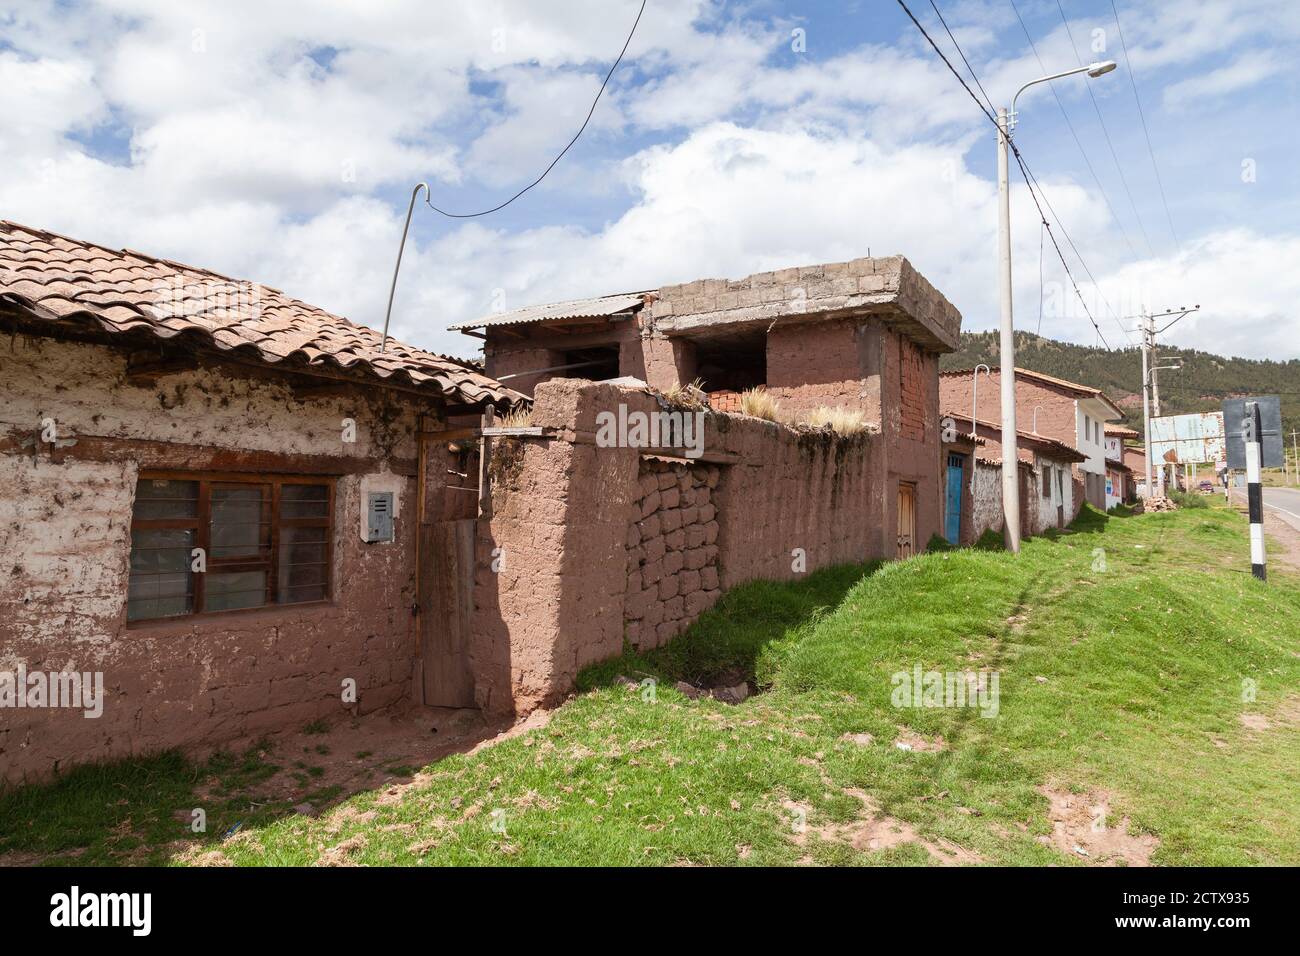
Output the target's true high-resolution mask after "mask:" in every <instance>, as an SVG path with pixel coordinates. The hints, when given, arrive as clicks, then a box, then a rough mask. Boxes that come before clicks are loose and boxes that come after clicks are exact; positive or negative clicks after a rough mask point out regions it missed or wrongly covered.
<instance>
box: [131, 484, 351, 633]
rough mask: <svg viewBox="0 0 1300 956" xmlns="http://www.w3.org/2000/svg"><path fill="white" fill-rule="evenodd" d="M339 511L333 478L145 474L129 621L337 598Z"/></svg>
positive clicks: (135, 521) (138, 499)
mask: <svg viewBox="0 0 1300 956" xmlns="http://www.w3.org/2000/svg"><path fill="white" fill-rule="evenodd" d="M333 514H334V483H333V482H332V481H330V480H328V479H322V478H288V477H263V476H257V477H241V476H238V475H233V476H232V475H205V474H185V473H150V472H145V473H143V474H142V475H141V476H140V479H139V481H138V482H137V484H136V491H135V509H134V512H133V514H132V517H131V578H130V585H129V589H128V593H127V620H129V621H140V620H147V619H151V618H160V617H176V616H181V615H187V614H204V613H209V612H213V611H234V610H239V609H242V608H254V607H265V606H268V605H276V604H302V603H305V602H309V601H324V600H326V599H328V598H329V596H330V566H331V558H332V550H333V549H332V540H333V536H332V520H333ZM195 549H202V552H203V556H204V563H205V566H206V567H205V570H203V571H202V572H199V571H195V570H193V569H194V567H195V563H196V562H195V557H196V552H195Z"/></svg>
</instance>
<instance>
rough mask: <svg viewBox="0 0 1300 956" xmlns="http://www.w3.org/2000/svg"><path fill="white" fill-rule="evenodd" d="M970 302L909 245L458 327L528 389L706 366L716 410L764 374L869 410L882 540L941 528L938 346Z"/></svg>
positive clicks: (670, 377) (946, 341)
mask: <svg viewBox="0 0 1300 956" xmlns="http://www.w3.org/2000/svg"><path fill="white" fill-rule="evenodd" d="M960 327H961V315H960V314H959V313H958V311H957V309H956V308H955V307H954V306H953V305H952V304H951V303H949V302H948V300H947V299H945V298H944V297H943V296H942V295H941V294H940V293H939V292H938V291H937V290H936V289H935V288H934V287H933V286H932V285H930V283H929V282H927V281H926V280H925V278H924V277H923V276H921V275H920V273H918V272H917V271H916V270H915V269H913V268H912V266H911V264H910V263H909V262H908V261H907V260H906V259H904V258H903V257H901V256H890V257H878V258H861V259H854V260H852V261H851V262H835V263H824V264H821V265H812V266H802V267H798V268H787V269H779V270H776V271H772V272H762V273H756V274H754V275H750V276H746V277H745V278H742V279H701V280H696V281H694V282H687V283H684V284H681V285H673V286H666V287H663V288H660V289H657V290H653V291H643V292H633V293H627V294H618V295H608V296H603V297H599V298H593V299H583V300H576V301H569V302H559V303H553V304H549V305H543V306H536V307H529V308H526V309H519V310H516V311H512V312H505V313H501V314H497V315H491V316H487V317H485V318H482V319H479V320H477V321H474V322H470V323H466V324H464V325H461V326H455V328H460V329H462V330H463V331H465V332H466V333H467V334H471V335H474V336H476V337H478V338H482V339H483V340H484V346H483V351H484V363H485V370H486V372H487V374H488V375H491V376H494V377H496V378H498V379H500V380H501V381H502V382H504V383H506V384H509V385H510V386H511V387H513V388H517V389H519V390H520V391H522V392H524V393H526V394H529V395H531V394H533V391H534V389H536V388H537V386H538V385H539V384H541V383H543V382H547V381H551V380H553V379H556V378H565V377H571V378H581V379H589V380H594V381H601V380H612V379H616V378H630V379H635V380H639V381H642V382H645V383H647V384H649V385H650V386H652V387H654V388H657V389H660V390H667V389H669V388H671V387H672V386H674V385H687V384H689V383H691V382H693V381H696V380H699V381H701V382H702V383H703V388H704V390H705V391H706V392H707V393H708V394H709V402H710V405H711V406H712V407H713V408H714V409H716V410H718V411H738V410H739V405H738V395H739V393H740V392H742V391H744V390H745V389H750V388H755V387H758V386H763V387H765V388H766V389H767V391H768V392H769V393H771V394H772V395H773V396H774V397H776V398H777V399H778V400H779V401H780V402H781V405H782V408H783V410H784V411H786V412H788V413H791V414H793V415H794V416H796V417H801V416H805V415H807V413H809V412H812V411H813V410H814V409H816V408H817V407H818V406H823V405H824V406H830V407H842V408H846V409H851V410H858V411H861V412H862V413H863V414H864V415H865V417H866V420H867V421H868V422H869V423H871V426H872V428H873V429H878V430H879V434H880V442H879V443H878V444H879V448H880V454H878V455H877V456H876V463H877V467H878V469H879V471H878V473H877V474H876V475H875V476H874V487H875V488H877V489H885V493H884V494H883V495H882V498H883V521H882V524H881V527H880V529H879V532H878V533H879V535H880V541H879V542H878V543H877V545H876V546H875V547H874V548H873V553H874V554H879V555H888V556H892V555H895V554H897V555H902V556H906V555H908V554H912V553H915V552H916V551H919V550H922V549H924V547H925V544H926V542H928V541H929V540H930V538H931V537H932V536H933V535H936V534H940V533H941V532H942V523H941V522H942V515H943V498H942V496H943V490H942V488H941V481H940V474H939V467H938V464H939V428H938V417H939V416H938V407H939V389H938V357H939V355H941V354H943V353H945V352H951V351H953V350H955V349H956V347H957V344H958V338H959V334H960Z"/></svg>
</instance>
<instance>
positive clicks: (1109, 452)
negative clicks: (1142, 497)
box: [1106, 424, 1138, 510]
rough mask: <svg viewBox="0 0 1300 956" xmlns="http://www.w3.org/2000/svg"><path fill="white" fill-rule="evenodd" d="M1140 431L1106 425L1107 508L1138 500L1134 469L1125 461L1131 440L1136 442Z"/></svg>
mask: <svg viewBox="0 0 1300 956" xmlns="http://www.w3.org/2000/svg"><path fill="white" fill-rule="evenodd" d="M1137 440H1138V433H1137V432H1136V431H1134V430H1133V429H1132V428H1127V427H1125V426H1123V425H1114V424H1108V425H1107V426H1106V506H1107V510H1109V509H1110V508H1113V507H1114V506H1115V505H1117V504H1121V503H1123V502H1133V501H1136V500H1137V481H1136V480H1135V478H1134V475H1133V469H1132V468H1131V467H1130V466H1129V464H1128V462H1126V461H1125V449H1126V446H1127V444H1128V443H1129V442H1136V441H1137Z"/></svg>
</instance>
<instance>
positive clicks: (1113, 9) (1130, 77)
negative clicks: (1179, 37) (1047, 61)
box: [1110, 0, 1183, 252]
mask: <svg viewBox="0 0 1300 956" xmlns="http://www.w3.org/2000/svg"><path fill="white" fill-rule="evenodd" d="M1110 9H1111V12H1112V13H1113V14H1114V15H1115V29H1116V30H1117V31H1119V45H1120V48H1121V49H1122V50H1123V51H1124V65H1125V67H1127V68H1128V81H1129V83H1130V84H1131V85H1132V87H1133V102H1135V103H1136V104H1137V108H1138V118H1139V119H1140V120H1142V135H1143V136H1145V137H1146V141H1147V153H1148V154H1149V155H1150V156H1151V170H1152V172H1154V173H1155V174H1156V185H1157V186H1158V187H1159V188H1160V202H1161V204H1162V205H1163V206H1164V207H1165V219H1166V221H1168V223H1169V234H1170V235H1172V236H1173V237H1174V245H1176V246H1177V247H1178V251H1179V252H1182V251H1183V243H1182V240H1180V239H1179V238H1178V231H1177V230H1176V229H1174V217H1173V216H1171V215H1170V214H1169V200H1168V199H1166V198H1165V184H1164V182H1163V181H1162V180H1161V178H1160V167H1159V166H1157V165H1156V151H1155V149H1153V148H1152V146H1151V133H1150V132H1149V131H1148V130H1147V117H1146V113H1144V112H1143V111H1142V97H1140V96H1138V87H1137V80H1136V79H1135V78H1134V76H1133V61H1132V60H1130V59H1129V56H1128V44H1127V43H1126V42H1125V41H1124V28H1123V27H1122V26H1120V25H1119V10H1118V9H1116V7H1115V0H1110Z"/></svg>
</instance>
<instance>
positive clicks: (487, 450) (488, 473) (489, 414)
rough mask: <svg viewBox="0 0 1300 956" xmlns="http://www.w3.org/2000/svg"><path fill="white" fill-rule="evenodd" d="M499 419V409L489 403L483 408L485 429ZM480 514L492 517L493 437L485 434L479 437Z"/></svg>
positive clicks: (482, 516) (483, 516) (481, 516)
mask: <svg viewBox="0 0 1300 956" xmlns="http://www.w3.org/2000/svg"><path fill="white" fill-rule="evenodd" d="M496 420H497V410H496V409H495V408H493V407H492V406H491V405H489V406H488V407H487V408H485V409H483V430H484V431H486V430H487V429H489V428H492V427H493V424H494V423H495V422H496ZM478 516H479V517H480V518H491V517H492V438H491V436H488V435H484V436H483V437H482V438H480V439H479V453H478Z"/></svg>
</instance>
